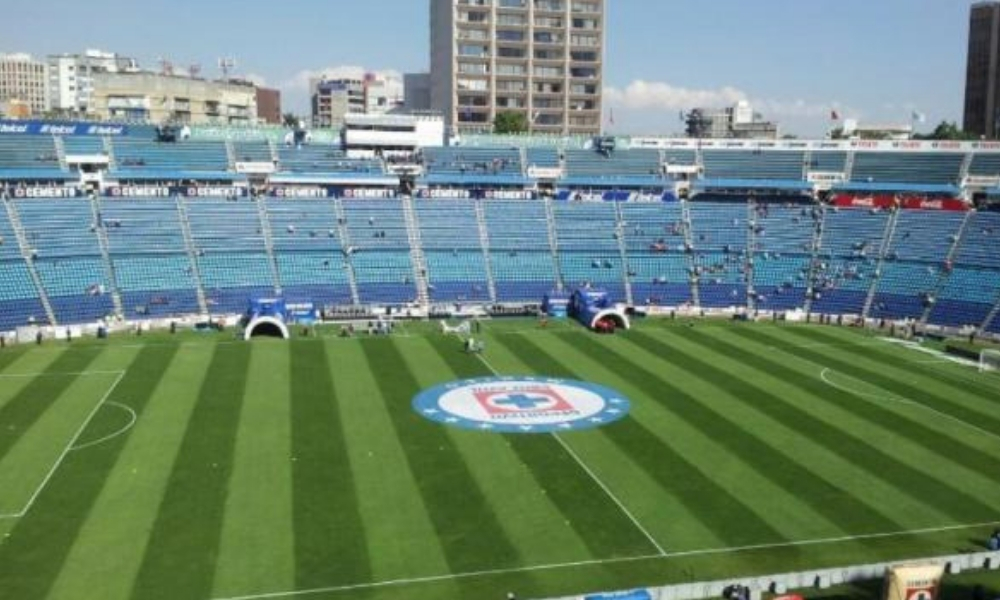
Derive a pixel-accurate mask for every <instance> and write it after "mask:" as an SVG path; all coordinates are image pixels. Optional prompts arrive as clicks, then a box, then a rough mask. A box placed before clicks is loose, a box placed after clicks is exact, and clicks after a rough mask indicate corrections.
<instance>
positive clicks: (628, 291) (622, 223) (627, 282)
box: [614, 202, 635, 306]
mask: <svg viewBox="0 0 1000 600" xmlns="http://www.w3.org/2000/svg"><path fill="white" fill-rule="evenodd" d="M614 205H615V239H616V240H617V242H618V254H619V256H621V261H622V283H623V284H624V286H625V302H627V303H628V305H629V306H635V303H634V302H633V299H634V296H633V294H632V275H631V273H632V268H631V267H630V266H629V263H628V249H627V247H626V244H625V228H626V227H628V223H627V221H626V219H625V216H624V215H623V214H622V207H621V203H620V202H615V203H614Z"/></svg>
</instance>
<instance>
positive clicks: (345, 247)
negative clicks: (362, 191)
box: [333, 198, 361, 306]
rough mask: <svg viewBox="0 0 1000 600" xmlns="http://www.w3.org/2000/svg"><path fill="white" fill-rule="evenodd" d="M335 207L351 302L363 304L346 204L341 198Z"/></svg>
mask: <svg viewBox="0 0 1000 600" xmlns="http://www.w3.org/2000/svg"><path fill="white" fill-rule="evenodd" d="M333 209H334V211H336V213H337V235H338V236H340V244H341V246H342V247H341V251H342V252H343V253H344V264H345V265H347V285H348V287H349V288H350V290H351V303H352V304H353V305H354V306H361V295H360V294H359V293H358V277H357V274H356V273H355V272H354V261H353V260H352V259H351V250H352V246H351V234H350V232H349V231H348V229H347V216H346V215H345V214H344V204H343V202H341V200H340V198H337V199H336V200H334V203H333Z"/></svg>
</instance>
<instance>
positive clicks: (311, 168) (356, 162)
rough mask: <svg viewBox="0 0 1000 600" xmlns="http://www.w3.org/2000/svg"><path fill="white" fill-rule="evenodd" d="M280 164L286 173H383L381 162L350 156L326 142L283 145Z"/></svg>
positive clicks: (366, 174)
mask: <svg viewBox="0 0 1000 600" xmlns="http://www.w3.org/2000/svg"><path fill="white" fill-rule="evenodd" d="M268 160H270V159H268ZM278 164H279V167H280V170H281V171H283V172H286V173H340V174H349V175H353V176H378V175H382V174H383V169H382V163H381V162H378V161H375V160H365V159H359V158H348V156H347V154H346V153H344V151H343V150H341V149H340V148H338V147H336V146H332V145H324V144H315V145H311V144H310V145H304V146H289V145H283V146H281V147H279V148H278Z"/></svg>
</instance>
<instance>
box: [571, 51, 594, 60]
mask: <svg viewBox="0 0 1000 600" xmlns="http://www.w3.org/2000/svg"><path fill="white" fill-rule="evenodd" d="M570 58H571V59H573V60H575V61H577V62H597V53H596V52H592V51H582V50H575V51H573V52H570Z"/></svg>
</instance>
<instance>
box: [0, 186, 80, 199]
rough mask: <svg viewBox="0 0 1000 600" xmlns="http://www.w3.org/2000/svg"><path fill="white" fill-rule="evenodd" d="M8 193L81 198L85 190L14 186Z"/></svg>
mask: <svg viewBox="0 0 1000 600" xmlns="http://www.w3.org/2000/svg"><path fill="white" fill-rule="evenodd" d="M7 193H8V194H10V197H11V198H79V197H80V196H83V190H81V189H79V188H71V187H14V188H9V189H8V190H7Z"/></svg>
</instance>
